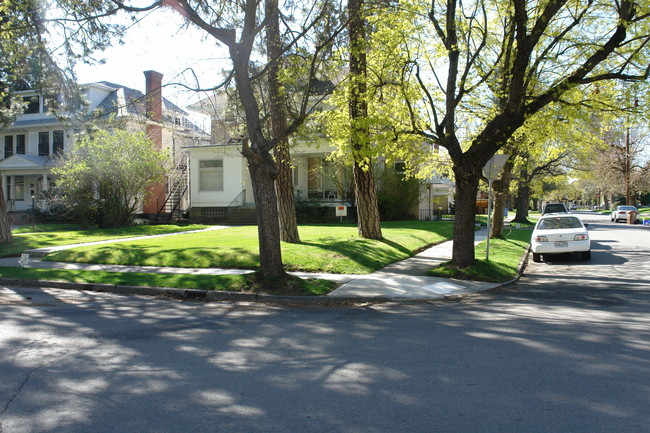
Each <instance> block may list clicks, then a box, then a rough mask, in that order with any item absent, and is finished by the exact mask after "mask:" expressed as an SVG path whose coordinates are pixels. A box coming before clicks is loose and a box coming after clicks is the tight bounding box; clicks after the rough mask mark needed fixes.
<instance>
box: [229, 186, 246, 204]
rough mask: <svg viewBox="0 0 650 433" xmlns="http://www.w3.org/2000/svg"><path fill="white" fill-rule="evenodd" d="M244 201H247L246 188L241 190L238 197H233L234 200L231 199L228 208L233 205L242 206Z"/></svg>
mask: <svg viewBox="0 0 650 433" xmlns="http://www.w3.org/2000/svg"><path fill="white" fill-rule="evenodd" d="M240 202H241V203H240ZM244 203H246V190H245V189H244V190H242V192H240V193H239V195H237V197H235V198H234V199H233V201H231V202H230V204H229V205H228V206H227V207H228V209H230V208H231V207H237V206H241V205H243V204H244Z"/></svg>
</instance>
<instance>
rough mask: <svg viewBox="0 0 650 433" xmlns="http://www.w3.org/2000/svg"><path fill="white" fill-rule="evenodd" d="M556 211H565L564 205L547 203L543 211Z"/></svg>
mask: <svg viewBox="0 0 650 433" xmlns="http://www.w3.org/2000/svg"><path fill="white" fill-rule="evenodd" d="M557 212H564V213H566V207H565V206H564V205H563V204H562V203H557V204H547V205H546V206H545V207H544V213H557Z"/></svg>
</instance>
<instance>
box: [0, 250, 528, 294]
mask: <svg viewBox="0 0 650 433" xmlns="http://www.w3.org/2000/svg"><path fill="white" fill-rule="evenodd" d="M527 258H528V254H526V255H525V257H524V259H523V260H522V262H521V264H520V271H519V275H518V276H517V277H515V278H513V279H512V280H509V281H506V282H503V283H501V284H499V285H498V286H496V287H492V288H490V289H486V290H484V292H487V293H492V292H497V291H499V290H500V289H503V288H505V287H507V286H510V285H512V284H514V283H515V282H517V281H518V280H519V278H520V276H521V274H522V273H523V269H524V268H525V265H526V264H527V262H528V260H527ZM0 285H14V286H22V287H43V288H46V287H47V288H54V289H65V290H77V291H92V292H104V293H116V294H120V295H131V296H133V295H135V296H155V297H163V298H172V299H178V300H181V301H194V302H253V303H263V304H280V305H287V306H305V307H307V306H315V307H337V306H341V307H342V306H350V305H358V304H385V303H403V304H409V303H410V304H413V303H444V304H447V303H455V302H460V301H461V300H462V299H463V298H465V297H467V296H470V295H474V294H476V293H480V292H473V293H465V294H455V295H448V296H444V297H441V298H421V299H418V298H402V297H385V296H372V297H364V296H336V297H328V296H283V295H268V294H260V293H239V292H222V291H210V290H202V289H177V288H173V287H150V286H125V285H118V284H99V283H73V282H68V281H51V280H28V279H22V278H6V277H0Z"/></svg>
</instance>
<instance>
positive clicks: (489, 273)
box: [429, 229, 532, 283]
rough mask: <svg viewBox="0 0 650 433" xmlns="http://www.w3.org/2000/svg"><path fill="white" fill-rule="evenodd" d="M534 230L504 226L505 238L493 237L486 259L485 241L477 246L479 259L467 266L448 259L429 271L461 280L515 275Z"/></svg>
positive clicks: (505, 278) (504, 278)
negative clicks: (487, 258) (453, 262)
mask: <svg viewBox="0 0 650 433" xmlns="http://www.w3.org/2000/svg"><path fill="white" fill-rule="evenodd" d="M531 234H532V230H526V229H505V230H504V239H490V259H489V260H486V259H485V255H486V247H487V242H486V241H482V242H480V243H479V244H478V245H476V248H475V250H474V256H475V258H476V262H475V263H474V264H473V265H471V266H469V267H464V268H459V267H457V266H454V265H453V264H452V263H451V262H445V263H443V264H441V265H440V266H439V267H437V268H435V269H433V270H431V271H429V275H431V276H434V277H442V278H457V279H461V280H477V281H488V282H493V283H500V282H504V281H509V280H511V279H513V278H515V277H516V276H517V275H518V272H519V264H520V262H521V258H522V256H523V255H524V254H525V253H526V251H527V249H528V246H529V244H530V236H531Z"/></svg>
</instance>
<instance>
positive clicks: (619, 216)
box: [611, 206, 638, 222]
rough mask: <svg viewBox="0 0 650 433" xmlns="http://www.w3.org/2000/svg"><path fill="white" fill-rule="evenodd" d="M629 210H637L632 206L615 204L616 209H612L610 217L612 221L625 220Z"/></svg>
mask: <svg viewBox="0 0 650 433" xmlns="http://www.w3.org/2000/svg"><path fill="white" fill-rule="evenodd" d="M629 212H638V211H637V210H636V207H634V206H617V207H616V209H614V210H613V211H612V215H611V219H612V221H616V222H619V221H621V220H622V221H627V214H628V213H629Z"/></svg>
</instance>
